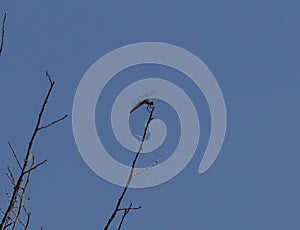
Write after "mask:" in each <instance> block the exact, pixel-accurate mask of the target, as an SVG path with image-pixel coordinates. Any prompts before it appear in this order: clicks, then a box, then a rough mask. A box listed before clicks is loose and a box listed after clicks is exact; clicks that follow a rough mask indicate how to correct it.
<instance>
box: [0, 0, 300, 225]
mask: <svg viewBox="0 0 300 230" xmlns="http://www.w3.org/2000/svg"><path fill="white" fill-rule="evenodd" d="M0 4H1V5H0V13H1V15H3V13H4V11H5V10H6V11H7V12H8V16H7V24H6V37H5V38H6V39H5V46H4V51H3V54H2V56H1V57H0V104H1V113H0V117H1V119H0V152H1V155H0V173H1V174H0V175H1V177H0V178H1V187H0V195H1V198H0V206H1V207H2V208H4V207H6V201H5V199H4V194H5V189H6V188H10V187H11V186H10V185H9V183H8V180H7V178H5V170H6V166H7V165H10V166H12V167H13V166H14V167H16V165H15V162H14V161H13V158H12V157H11V156H10V153H9V149H8V146H7V144H6V141H7V140H11V141H12V143H13V144H14V146H15V148H16V150H17V152H18V153H19V154H22V153H23V152H24V151H25V149H26V147H27V142H28V138H29V137H30V135H31V133H32V129H33V125H34V123H35V121H36V114H37V112H38V110H39V108H40V105H41V101H42V98H43V96H44V95H45V91H46V89H47V86H48V85H47V84H48V82H47V80H46V79H45V78H44V72H45V70H46V69H47V70H49V72H50V74H51V75H52V77H53V79H55V80H56V82H57V84H56V87H55V91H54V94H53V95H52V98H51V101H50V103H49V107H48V108H47V115H46V117H45V119H44V121H45V122H47V121H51V120H52V119H55V118H58V117H59V116H61V115H63V114H65V113H67V114H69V115H71V109H72V102H73V98H74V94H75V91H76V88H77V86H78V84H79V82H80V80H81V78H82V76H83V74H84V73H85V71H86V70H87V69H88V68H89V67H90V65H92V64H93V63H94V62H95V61H96V60H97V59H98V58H100V57H101V56H103V55H104V54H106V53H108V52H110V51H112V50H114V49H116V48H119V47H121V46H124V45H127V44H131V43H136V42H144V41H157V42H167V43H171V44H174V45H177V46H181V47H183V48H185V49H187V50H189V51H190V52H192V53H194V54H196V55H197V56H198V57H199V58H200V59H201V60H203V61H204V62H205V63H206V65H207V66H208V67H209V68H210V70H211V71H212V72H213V74H214V76H215V77H216V79H217V81H218V82H219V85H220V87H221V89H222V92H223V94H224V98H225V101H226V106H227V115H228V127H227V135H226V138H225V142H224V145H223V148H222V151H221V153H220V155H219V157H218V159H217V161H216V162H215V164H214V165H213V167H212V168H210V169H209V171H208V172H207V173H205V174H203V175H200V174H198V172H197V170H198V166H199V162H200V160H201V158H202V155H203V151H204V149H205V146H206V144H207V139H208V135H209V114H208V111H207V106H206V104H205V102H203V100H202V99H201V100H199V108H198V112H199V111H204V112H203V113H204V115H203V117H204V118H203V119H204V120H200V122H201V124H202V127H203V130H201V132H202V131H203V139H201V146H200V147H199V148H198V150H197V153H196V154H195V155H194V158H193V159H192V161H191V162H190V163H189V165H188V166H187V167H186V168H185V169H184V170H183V171H182V172H181V173H180V174H179V175H178V176H176V177H175V178H173V179H172V180H171V181H168V182H167V183H165V184H162V185H159V186H156V187H153V188H149V189H138V190H134V189H133V190H130V191H129V193H128V195H127V196H126V199H125V201H124V205H128V204H129V203H130V202H133V203H134V205H142V206H143V207H142V209H141V210H139V211H136V212H131V213H130V214H129V215H128V218H127V219H126V223H125V225H124V229H205V230H219V229H230V230H241V229H243V230H248V229H249V230H253V229H273V230H275V229H276V230H277V229H278V230H282V229H289V230H297V229H300V219H299V213H300V184H299V175H300V167H299V164H300V156H299V154H300V151H299V150H300V138H299V137H300V135H299V128H300V122H299V117H300V109H299V96H300V95H299V91H300V90H299V89H300V80H299V79H300V78H299V76H300V75H299V73H300V65H299V60H300V58H299V53H300V45H299V41H300V27H299V22H300V14H299V8H300V3H299V2H298V1H292V0H288V1H271V0H269V1H259V0H253V1H238V0H235V1H233V0H229V1H220V0H219V1H214V0H212V1H185V2H184V1H181V3H179V1H177V2H176V1H158V0H153V1H95V0H94V1H65V0H62V1H6V0H3V1H1V3H0ZM147 71H148V72H149V73H151V69H150V70H149V69H148V70H147ZM122 84H123V85H125V83H124V82H122V81H120V82H119V83H117V84H115V86H114V87H120V86H122ZM185 84H186V85H185ZM182 87H186V88H189V87H192V86H189V85H188V83H184V84H183V85H182ZM192 96H194V97H197V94H193V95H192ZM107 97H108V98H109V97H110V95H109V94H108V95H107ZM161 108H162V109H161V111H163V109H164V108H165V107H164V106H163V105H162V106H161ZM99 111H100V110H97V112H98V115H97V117H98V116H100V115H101V113H100V112H99ZM157 111H159V109H158V110H157ZM161 114H162V115H163V114H164V113H162V112H161ZM205 114H206V115H205ZM98 122H99V123H97V124H99V127H98V130H99V133H103V132H104V133H105V132H110V130H106V129H103V128H102V129H101V118H100V119H99V121H98ZM170 128H172V126H171V127H170ZM177 131H178V130H177ZM177 131H176V130H175V131H174V132H172V129H171V130H169V133H172V135H174V136H171V139H172V140H174V142H175V141H176V136H175V134H176V133H178V132H177ZM113 150H114V149H113ZM115 150H116V151H115V152H117V150H118V149H117V147H116V149H115ZM118 151H119V150H118ZM33 153H34V154H35V155H36V156H37V158H38V159H39V160H43V159H44V158H47V159H48V162H47V163H46V165H44V166H43V167H42V168H40V169H39V170H38V171H36V172H35V173H34V175H33V176H32V181H31V185H30V191H29V192H30V196H31V197H32V199H31V201H30V205H29V208H30V210H31V212H32V221H31V228H30V229H38V228H39V226H41V225H43V226H44V229H74V230H77V229H78V230H79V229H101V228H102V227H103V226H104V224H105V222H106V221H107V218H108V217H109V215H110V214H111V212H112V209H113V207H114V206H115V203H116V200H117V197H118V196H119V194H120V192H121V187H118V186H115V185H113V184H110V183H108V182H106V181H104V180H103V179H101V178H100V177H98V176H97V175H95V174H94V173H93V172H92V171H91V170H90V169H89V168H88V167H87V165H86V164H85V163H84V161H83V160H82V158H81V155H80V153H79V152H78V150H77V147H76V144H75V141H74V138H73V133H72V126H71V118H69V119H68V120H66V121H64V122H63V123H61V124H59V125H57V126H55V127H52V128H50V129H48V130H47V131H45V132H43V133H41V135H40V136H39V138H38V139H37V143H36V145H35V146H34V150H33ZM120 154H121V153H120ZM167 154H168V153H166V155H167ZM115 155H118V154H115ZM114 157H116V158H117V157H118V156H114ZM153 159H155V158H153ZM120 160H122V159H120ZM125 160H126V159H125ZM142 161H143V160H141V163H142ZM112 229H115V227H114V226H113V227H112Z"/></svg>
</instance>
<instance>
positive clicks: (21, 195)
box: [12, 157, 34, 230]
mask: <svg viewBox="0 0 300 230" xmlns="http://www.w3.org/2000/svg"><path fill="white" fill-rule="evenodd" d="M33 167H34V157H33V158H32V162H31V166H30V169H31V168H33ZM24 174H25V173H24ZM29 179H30V171H29V172H28V175H27V178H26V182H25V185H24V188H23V189H22V193H21V194H19V191H18V196H19V198H20V200H19V205H18V207H17V209H18V211H17V214H16V217H15V220H14V225H13V227H12V230H14V229H15V228H16V226H17V223H18V222H19V219H20V215H21V209H22V207H24V202H23V201H24V196H25V192H26V189H27V187H28V184H29ZM27 217H28V218H27V222H26V224H25V229H27V228H26V226H28V224H29V220H30V215H27Z"/></svg>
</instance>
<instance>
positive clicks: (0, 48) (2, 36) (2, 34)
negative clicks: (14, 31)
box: [0, 12, 7, 56]
mask: <svg viewBox="0 0 300 230" xmlns="http://www.w3.org/2000/svg"><path fill="white" fill-rule="evenodd" d="M6 15H7V13H6V12H5V13H4V17H3V21H2V33H1V44H0V56H1V53H2V49H3V45H4V34H5V22H6Z"/></svg>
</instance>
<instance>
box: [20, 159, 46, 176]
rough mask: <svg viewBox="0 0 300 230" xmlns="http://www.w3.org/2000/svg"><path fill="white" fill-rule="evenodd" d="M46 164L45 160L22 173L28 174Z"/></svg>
mask: <svg viewBox="0 0 300 230" xmlns="http://www.w3.org/2000/svg"><path fill="white" fill-rule="evenodd" d="M46 162H47V159H45V160H43V161H42V162H40V163H38V164H36V165H35V166H33V167H31V168H30V169H28V170H26V171H25V172H24V174H26V173H30V172H31V171H32V170H35V169H36V168H37V167H39V166H41V165H42V164H44V163H46Z"/></svg>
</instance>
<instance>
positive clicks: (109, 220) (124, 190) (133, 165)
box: [104, 106, 155, 230]
mask: <svg viewBox="0 0 300 230" xmlns="http://www.w3.org/2000/svg"><path fill="white" fill-rule="evenodd" d="M154 109H155V107H154V106H149V107H147V110H148V111H149V117H148V120H147V123H146V125H145V128H144V134H143V138H142V141H141V144H140V147H139V150H138V152H137V153H136V155H135V158H134V160H133V162H132V165H131V170H130V174H129V177H128V180H127V183H126V186H125V187H124V189H123V192H122V193H121V195H120V197H119V199H118V202H117V204H116V207H115V209H114V211H113V213H112V214H111V216H110V218H109V219H108V221H107V223H106V225H105V227H104V230H107V229H108V228H109V226H110V224H111V222H112V221H113V219H114V218H115V216H116V214H117V212H118V211H120V209H119V208H120V205H121V203H122V200H123V199H124V195H125V193H126V191H127V189H128V187H129V185H130V183H131V180H132V177H133V171H134V168H135V165H136V162H137V159H138V157H139V155H140V153H141V151H142V149H143V145H144V142H145V139H146V134H147V132H148V127H149V124H150V122H151V120H152V119H153V112H154ZM126 215H127V214H126Z"/></svg>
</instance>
